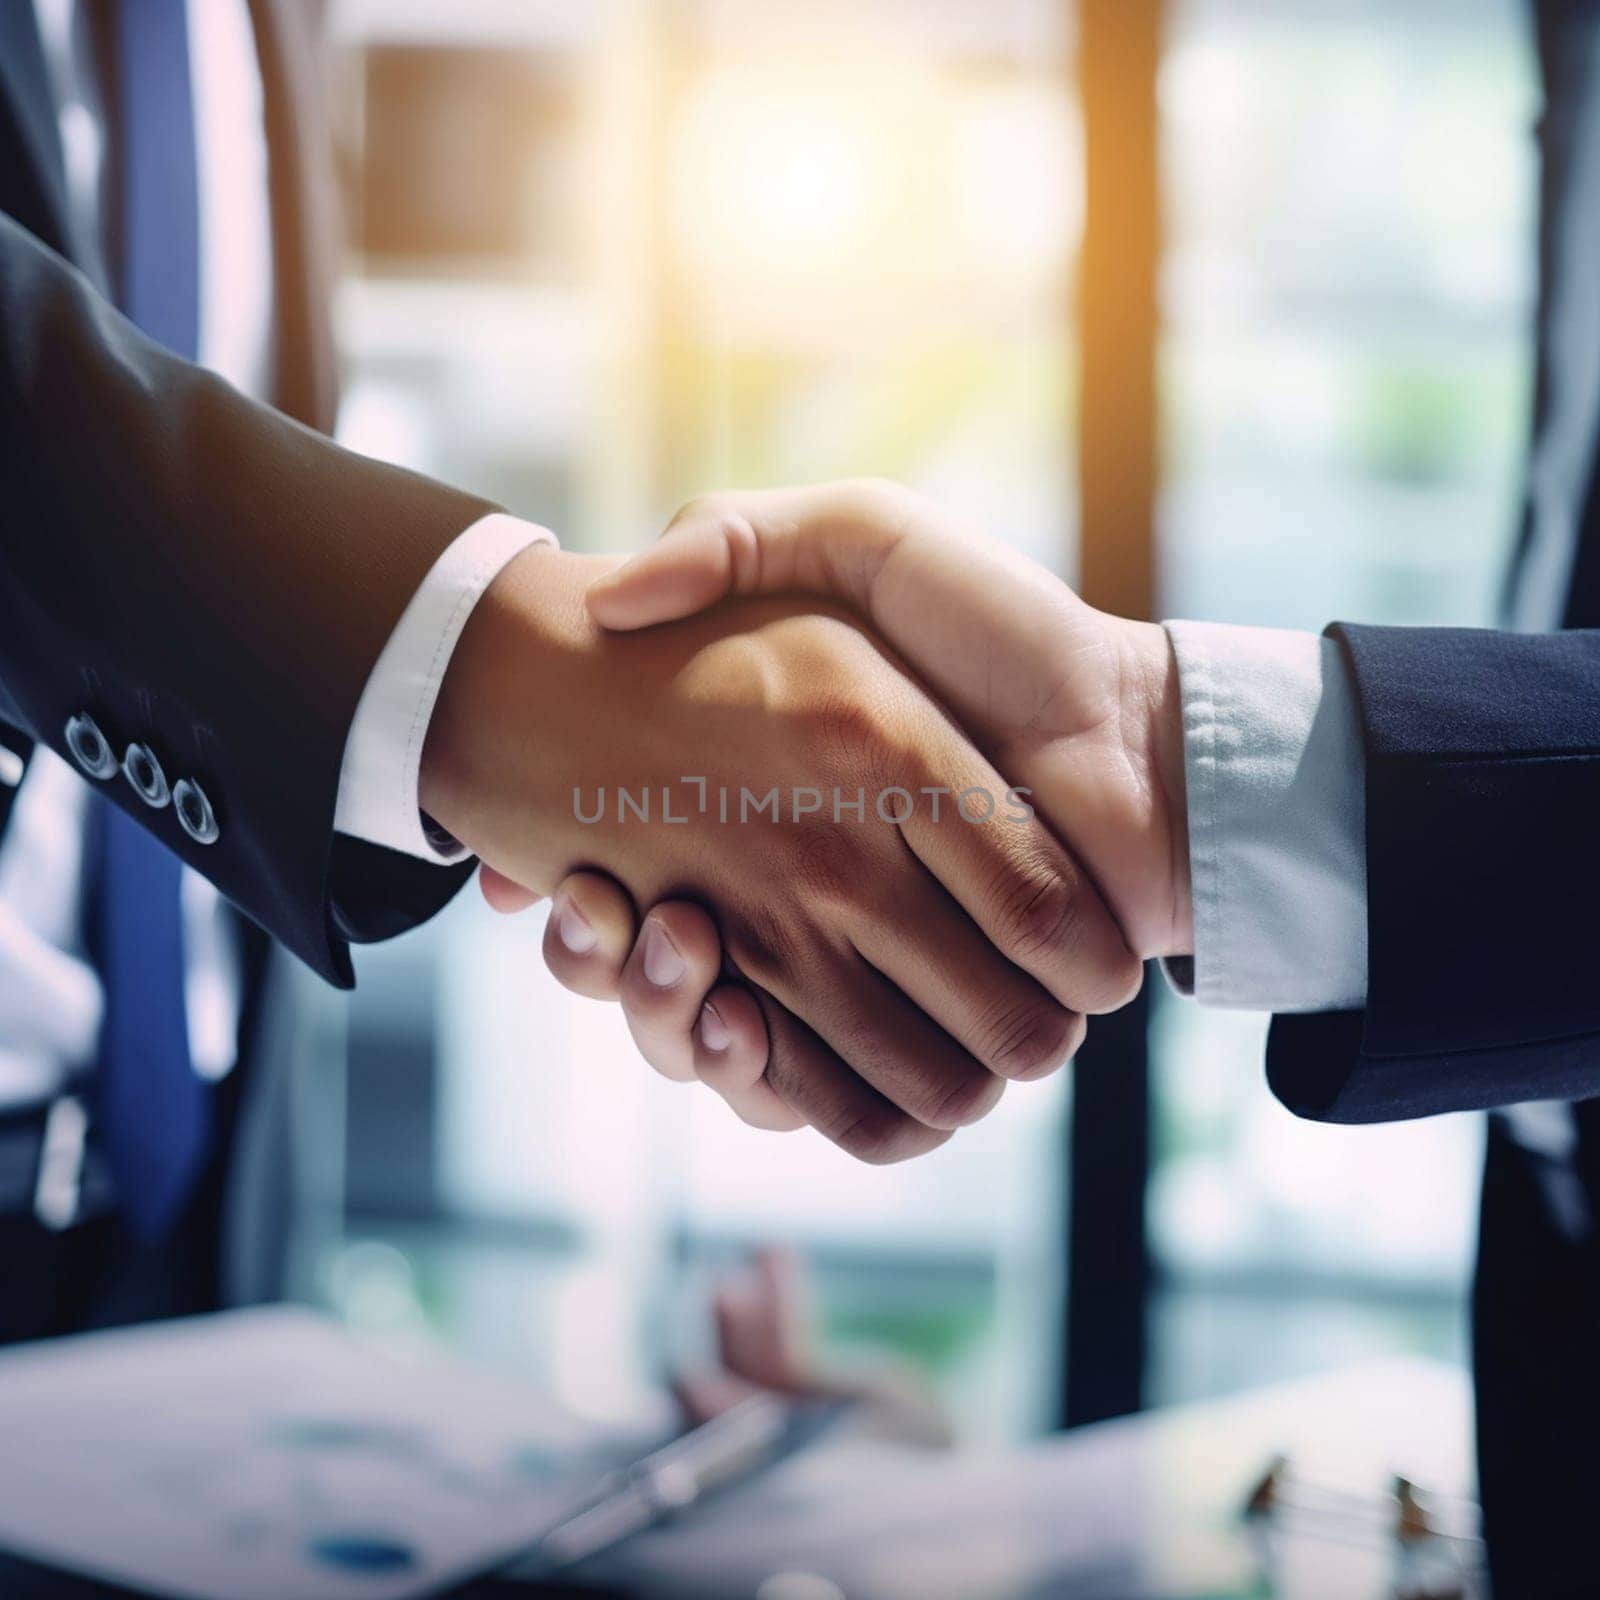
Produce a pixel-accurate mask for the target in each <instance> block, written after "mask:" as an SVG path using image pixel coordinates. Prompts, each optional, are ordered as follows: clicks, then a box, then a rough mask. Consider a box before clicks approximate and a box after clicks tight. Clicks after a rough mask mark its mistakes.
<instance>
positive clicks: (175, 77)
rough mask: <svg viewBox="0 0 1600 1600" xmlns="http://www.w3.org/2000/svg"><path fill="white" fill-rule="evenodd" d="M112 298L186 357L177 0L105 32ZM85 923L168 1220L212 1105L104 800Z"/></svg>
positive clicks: (187, 289)
mask: <svg viewBox="0 0 1600 1600" xmlns="http://www.w3.org/2000/svg"><path fill="white" fill-rule="evenodd" d="M113 49H114V60H115V63H116V69H117V95H116V102H117V107H118V129H117V132H118V136H119V144H118V151H119V156H120V169H119V170H120V177H121V229H122V241H123V250H122V294H121V301H122V309H123V311H124V312H125V313H126V315H127V316H128V317H129V318H130V319H131V320H132V321H133V322H134V323H136V324H137V325H138V326H139V327H140V328H141V329H142V330H143V331H144V332H145V333H147V334H148V335H150V337H151V338H153V339H156V340H158V341H159V342H160V343H162V344H164V345H166V346H167V347H168V348H169V349H170V350H172V351H173V352H174V353H176V354H178V355H181V356H185V357H187V358H189V359H190V360H193V359H194V357H195V355H196V353H197V349H198V344H199V322H200V315H199V314H200V297H199V278H200V256H199V188H198V175H197V172H196V166H195V148H194V111H193V102H192V99H191V95H190V88H189V41H188V34H187V29H186V24H185V18H184V0H120V3H119V4H118V5H117V7H116V23H115V33H114V35H113ZM95 811H96V824H97V826H98V830H99V839H98V841H97V842H98V845H99V849H98V851H97V852H95V854H96V855H97V856H98V861H99V869H100V875H99V882H98V893H97V895H96V896H95V900H94V905H93V924H94V926H93V933H94V942H95V947H96V950H97V953H98V956H99V961H100V977H101V982H102V983H103V985H104V988H105V1017H104V1022H103V1024H102V1028H101V1035H100V1060H99V1063H98V1067H99V1081H98V1095H97V1099H98V1118H97V1123H98V1130H99V1140H100V1147H101V1150H102V1151H103V1153H104V1155H105V1158H106V1161H107V1163H108V1165H109V1166H110V1168H111V1173H112V1177H113V1179H114V1180H115V1182H116V1186H117V1194H118V1198H119V1200H120V1201H121V1204H122V1210H123V1216H124V1218H125V1219H126V1221H127V1224H128V1226H129V1227H130V1229H131V1230H132V1231H133V1233H134V1234H135V1235H136V1236H137V1237H138V1238H140V1239H142V1240H145V1241H151V1240H155V1239H158V1238H159V1237H161V1235H162V1234H163V1233H165V1232H166V1231H167V1230H168V1229H169V1228H170V1227H171V1225H172V1223H173V1222H174V1221H175V1220H176V1219H177V1216H178V1214H179V1212H180V1211H181V1210H182V1207H183V1203H184V1201H185V1200H186V1199H187V1197H188V1195H189V1194H190V1192H191V1191H192V1189H193V1187H194V1183H195V1180H196V1179H197V1178H198V1177H199V1175H200V1171H201V1169H202V1167H203V1166H204V1164H205V1159H206V1152H207V1147H208V1144H209V1142H210V1131H211V1104H210V1092H209V1090H208V1088H207V1086H206V1085H205V1084H204V1083H202V1082H201V1081H200V1079H199V1078H197V1077H196V1076H195V1073H194V1069H193V1066H192V1064H191V1062H190V1058H189V1036H188V1024H187V1016H186V1012H185V1008H184V991H183V982H184V965H183V922H182V906H181V903H180V885H181V873H182V868H181V865H180V863H179V861H178V858H177V857H176V856H175V855H173V853H172V852H171V851H170V850H168V849H167V848H166V846H165V845H163V844H162V843H161V842H160V841H159V840H157V839H156V838H154V837H153V836H152V835H151V834H149V833H147V832H145V830H144V829H143V828H141V827H140V826H139V825H138V823H136V822H134V821H133V820H132V818H130V817H128V816H125V815H124V814H123V813H122V812H121V811H120V810H118V808H117V807H115V806H113V805H111V804H110V803H109V802H108V801H106V800H101V801H100V802H99V803H98V804H97V806H96V808H95Z"/></svg>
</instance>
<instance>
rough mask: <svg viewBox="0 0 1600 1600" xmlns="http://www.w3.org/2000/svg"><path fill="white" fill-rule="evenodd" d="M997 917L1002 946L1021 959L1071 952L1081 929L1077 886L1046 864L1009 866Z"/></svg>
mask: <svg viewBox="0 0 1600 1600" xmlns="http://www.w3.org/2000/svg"><path fill="white" fill-rule="evenodd" d="M997 920H998V925H999V933H1000V938H1001V940H1002V947H1003V948H1004V949H1005V950H1006V951H1007V953H1008V954H1010V955H1011V956H1012V957H1013V958H1015V959H1017V960H1019V961H1022V962H1029V961H1042V960H1046V959H1050V958H1058V957H1061V956H1065V955H1071V954H1072V953H1073V951H1074V950H1075V949H1076V947H1077V945H1078V943H1079V932H1080V917H1079V911H1078V892H1077V885H1076V884H1075V883H1073V882H1071V881H1070V880H1069V879H1068V878H1066V877H1064V876H1063V875H1062V874H1061V873H1060V872H1059V871H1057V870H1056V869H1055V868H1054V867H1052V866H1050V865H1047V864H1044V863H1039V864H1031V865H1026V866H1018V865H1015V864H1013V865H1010V866H1008V867H1007V868H1006V871H1005V873H1004V875H1003V881H1002V883H1001V887H1000V890H999V896H998V919H997Z"/></svg>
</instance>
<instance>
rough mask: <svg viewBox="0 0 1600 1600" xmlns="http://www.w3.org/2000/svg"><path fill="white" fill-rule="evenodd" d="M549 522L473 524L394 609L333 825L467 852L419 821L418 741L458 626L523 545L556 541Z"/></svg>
mask: <svg viewBox="0 0 1600 1600" xmlns="http://www.w3.org/2000/svg"><path fill="white" fill-rule="evenodd" d="M555 542H556V539H555V535H554V534H552V533H551V532H549V531H548V529H545V528H541V527H538V526H537V525H536V524H534V523H531V522H523V521H522V520H521V519H520V518H518V517H510V516H507V515H505V513H504V512H496V513H494V514H493V515H491V516H487V517H483V518H481V519H480V520H479V521H477V522H475V523H473V524H472V526H471V527H470V528H468V529H467V530H466V532H465V533H463V534H461V536H460V537H459V538H457V539H456V540H455V542H454V543H453V544H451V545H450V547H449V548H448V549H447V550H446V551H445V552H444V554H443V555H441V556H440V557H439V559H438V560H437V561H435V562H434V564H433V566H432V567H431V568H430V569H429V571H428V575H427V577H426V578H424V579H423V580H422V586H421V587H420V588H419V589H418V590H417V592H416V593H415V594H414V595H413V596H412V597H411V603H410V604H409V605H408V606H407V607H406V609H405V610H404V612H402V613H401V616H400V620H399V621H398V622H397V623H396V624H395V627H394V632H393V633H391V634H390V635H389V642H388V643H387V644H386V645H384V647H383V653H382V654H381V655H380V656H379V657H378V660H377V663H376V665H375V666H374V667H373V669H372V676H371V677H369V678H368V679H367V686H366V688H365V689H364V690H362V693H361V700H360V702H359V703H358V704H357V706H356V714H355V720H354V721H353V722H351V724H350V736H349V738H348V739H347V740H346V741H345V747H344V765H343V766H342V767H341V768H340V771H339V800H338V804H337V806H336V808H335V810H334V819H333V825H334V827H335V828H337V829H338V830H339V832H340V833H348V834H353V835H354V836H355V837H356V838H358V839H365V840H366V841H367V842H368V843H370V844H381V845H386V846H388V848H389V849H391V850H400V851H404V853H405V854H406V855H410V856H418V857H420V858H421V859H422V860H424V861H432V862H449V861H459V860H460V859H461V858H462V857H464V856H465V855H466V851H465V850H464V849H463V848H462V847H461V846H460V845H459V844H457V843H456V841H455V840H453V839H451V838H450V837H449V835H448V834H446V833H444V832H442V830H437V829H433V828H431V827H428V826H426V825H425V823H426V819H425V818H424V816H423V814H422V809H421V807H420V806H419V805H418V804H417V772H418V769H419V768H420V767H421V765H422V744H423V740H424V739H425V738H426V737H427V733H428V722H429V720H430V718H431V717H432V716H433V705H434V701H435V700H436V699H437V698H438V695H439V685H440V684H441V683H443V682H444V675H445V670H446V668H448V667H449V665H450V657H451V656H452V655H453V654H454V652H455V648H456V642H457V641H458V640H459V639H460V637H461V630H462V629H463V628H465V627H466V625H467V618H468V617H470V616H471V615H472V608H473V607H474V606H475V605H476V604H477V603H478V600H479V598H480V597H481V596H482V594H483V592H484V590H485V589H487V588H488V587H489V585H490V584H491V583H493V582H494V580H495V579H496V578H497V577H499V575H500V573H501V571H502V570H503V569H504V568H505V566H506V565H507V564H508V563H509V562H510V561H511V560H512V558H513V557H515V556H519V555H521V554H522V552H523V551H524V550H526V549H527V548H528V547H529V545H533V544H552V545H553V544H554V543H555Z"/></svg>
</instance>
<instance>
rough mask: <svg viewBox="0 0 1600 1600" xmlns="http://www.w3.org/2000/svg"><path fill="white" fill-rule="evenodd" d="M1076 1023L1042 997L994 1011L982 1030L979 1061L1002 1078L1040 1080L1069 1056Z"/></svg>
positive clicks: (1069, 1013) (1074, 1015)
mask: <svg viewBox="0 0 1600 1600" xmlns="http://www.w3.org/2000/svg"><path fill="white" fill-rule="evenodd" d="M1078 1020H1079V1019H1078V1016H1077V1013H1075V1012H1072V1011H1067V1010H1065V1009H1064V1008H1063V1007H1061V1006H1058V1005H1056V1004H1055V1002H1054V1001H1052V1000H1050V999H1048V998H1046V997H1043V996H1040V997H1038V998H1030V999H1026V1000H1023V1001H1021V1002H1019V1003H1016V1004H1010V1005H1006V1006H1003V1007H998V1008H996V1011H995V1012H994V1014H993V1015H991V1016H990V1017H989V1018H988V1019H987V1020H986V1023H985V1025H984V1027H983V1029H982V1034H981V1037H982V1039H983V1050H982V1055H983V1059H984V1061H986V1062H987V1063H988V1065H989V1066H990V1067H991V1068H992V1069H993V1070H994V1071H995V1072H998V1073H999V1074H1000V1075H1001V1076H1002V1077H1004V1078H1016V1079H1019V1080H1023V1081H1026V1080H1029V1079H1033V1078H1042V1077H1044V1076H1045V1075H1046V1074H1047V1073H1050V1072H1053V1071H1054V1070H1055V1069H1056V1068H1057V1067H1059V1066H1060V1065H1061V1064H1062V1063H1063V1062H1064V1061H1065V1060H1066V1059H1067V1056H1068V1055H1069V1054H1070V1053H1071V1050H1072V1039H1073V1032H1074V1025H1075V1024H1076V1023H1077V1022H1078Z"/></svg>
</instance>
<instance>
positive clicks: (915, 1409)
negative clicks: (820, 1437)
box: [673, 1246, 954, 1449]
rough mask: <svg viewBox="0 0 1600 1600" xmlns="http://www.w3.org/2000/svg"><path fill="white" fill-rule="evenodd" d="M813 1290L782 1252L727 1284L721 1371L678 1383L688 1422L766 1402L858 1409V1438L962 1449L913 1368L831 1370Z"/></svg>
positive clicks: (719, 1321) (796, 1261)
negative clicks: (756, 1400) (842, 1404)
mask: <svg viewBox="0 0 1600 1600" xmlns="http://www.w3.org/2000/svg"><path fill="white" fill-rule="evenodd" d="M813 1290H814V1285H813V1283H812V1280H811V1275H810V1273H809V1272H808V1271H807V1269H806V1264H805V1262H804V1260H803V1259H802V1258H801V1257H800V1256H798V1255H796V1254H795V1253H794V1252H793V1251H790V1250H784V1249H779V1248H776V1247H773V1246H767V1247H765V1248H763V1249H760V1250H757V1251H756V1252H755V1253H754V1255H753V1256H752V1257H751V1259H750V1261H749V1262H748V1264H747V1265H746V1266H745V1267H744V1268H743V1269H742V1270H740V1271H738V1272H735V1273H732V1274H729V1275H728V1276H726V1277H724V1278H722V1279H721V1280H719V1282H718V1283H717V1285H716V1288H715V1290H714V1292H713V1297H712V1302H711V1310H712V1316H713V1320H714V1323H715V1327H716V1337H717V1364H716V1366H715V1367H712V1368H710V1369H709V1370H698V1369H691V1370H687V1371H683V1372H680V1373H678V1374H677V1375H676V1376H675V1378H674V1379H673V1390H674V1392H675V1393H676V1395H677V1397H678V1403H679V1405H680V1406H681V1407H682V1408H683V1412H684V1416H685V1418H686V1420H687V1421H688V1423H689V1424H690V1425H691V1426H695V1425H698V1424H700V1423H704V1422H709V1421H711V1419H712V1418H713V1417H719V1416H721V1415H722V1414H723V1413H724V1412H726V1411H730V1410H732V1408H733V1407H734V1406H736V1405H738V1404H739V1403H740V1402H741V1401H744V1400H748V1399H750V1398H751V1396H753V1395H758V1394H777V1395H784V1396H786V1397H788V1398H790V1399H794V1400H811V1401H818V1400H824V1401H826V1400H832V1401H849V1402H851V1409H852V1412H853V1414H854V1417H853V1420H854V1423H855V1426H854V1429H853V1431H854V1432H855V1433H856V1434H858V1435H859V1434H861V1433H867V1434H870V1435H871V1436H872V1437H874V1438H879V1439H890V1440H893V1441H895V1442H896V1443H898V1444H903V1445H912V1446H915V1447H917V1448H921V1449H947V1448H948V1447H949V1446H950V1445H951V1444H952V1443H953V1442H954V1440H953V1436H952V1433H951V1428H950V1423H949V1420H948V1418H947V1417H946V1416H945V1414H944V1412H943V1410H942V1408H941V1407H940V1405H939V1403H938V1401H937V1399H936V1398H935V1397H934V1395H933V1393H932V1392H931V1391H930V1389H929V1388H928V1385H927V1383H926V1381H925V1380H924V1379H923V1377H922V1375H921V1374H920V1373H919V1372H918V1371H917V1370H916V1369H915V1368H914V1367H913V1366H911V1365H910V1363H907V1362H900V1361H886V1360H882V1359H879V1360H875V1361H873V1362H872V1363H871V1364H870V1365H866V1366H857V1367H855V1368H854V1370H850V1371H844V1370H840V1369H838V1368H837V1367H834V1366H833V1365H832V1364H830V1363H829V1361H828V1360H827V1358H826V1356H825V1354H824V1352H823V1351H822V1349H821V1347H820V1340H819V1339H818V1319H817V1314H816V1309H815V1306H814V1304H813V1301H814V1292H813Z"/></svg>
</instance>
